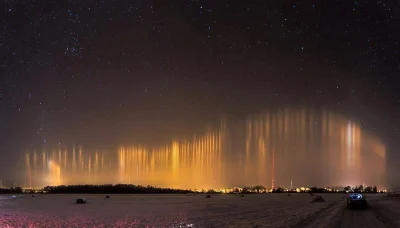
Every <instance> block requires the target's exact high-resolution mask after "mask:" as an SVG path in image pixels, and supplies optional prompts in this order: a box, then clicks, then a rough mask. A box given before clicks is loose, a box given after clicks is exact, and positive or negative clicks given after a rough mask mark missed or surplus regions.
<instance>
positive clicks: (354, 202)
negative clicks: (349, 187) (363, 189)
mask: <svg viewBox="0 0 400 228" xmlns="http://www.w3.org/2000/svg"><path fill="white" fill-rule="evenodd" d="M346 201H347V208H349V209H352V208H355V207H358V208H366V207H367V206H368V204H367V200H366V196H364V195H363V194H361V193H350V194H349V195H348V196H347V199H346Z"/></svg>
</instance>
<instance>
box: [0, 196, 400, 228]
mask: <svg viewBox="0 0 400 228" xmlns="http://www.w3.org/2000/svg"><path fill="white" fill-rule="evenodd" d="M321 195H322V196H323V198H324V199H325V200H326V202H321V203H311V200H312V199H313V197H312V196H310V195H308V194H292V195H291V196H288V195H287V194H260V195H245V197H240V196H239V195H213V196H212V197H211V198H210V199H206V198H205V196H204V195H131V194H129V195H111V198H110V199H104V195H85V198H86V199H87V204H84V205H77V204H76V203H75V200H76V198H77V195H72V194H71V195H37V197H35V198H31V197H24V198H19V199H16V200H0V227H7V226H9V227H65V226H68V227H292V226H294V227H329V226H330V225H332V227H334V225H337V224H339V223H340V222H341V220H343V219H342V217H341V216H343V214H344V213H343V212H344V210H345V201H344V199H345V197H346V196H345V195H344V194H321ZM79 196H81V195H79ZM370 198H372V199H370ZM377 199H381V196H379V197H378V196H377V197H375V198H374V197H368V198H367V200H371V201H375V202H376V204H384V202H386V204H390V201H384V200H381V201H379V200H377ZM398 202H400V200H398ZM396 208H397V209H400V206H397V207H396ZM397 211H400V210H397ZM371 213H372V212H371ZM393 213H395V212H393ZM350 215H351V214H350ZM377 221H378V220H377ZM378 222H379V221H378ZM391 224H393V223H391ZM375 225H376V224H375Z"/></svg>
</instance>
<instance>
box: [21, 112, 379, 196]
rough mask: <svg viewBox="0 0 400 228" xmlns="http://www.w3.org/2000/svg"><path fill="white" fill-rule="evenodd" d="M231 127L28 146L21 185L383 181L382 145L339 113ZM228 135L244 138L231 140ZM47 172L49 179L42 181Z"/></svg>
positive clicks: (267, 117) (272, 116)
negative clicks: (105, 145) (167, 137)
mask: <svg viewBox="0 0 400 228" xmlns="http://www.w3.org/2000/svg"><path fill="white" fill-rule="evenodd" d="M228 126H230V125H229V124H228V122H227V121H226V120H223V121H222V122H221V127H220V128H218V129H215V130H213V131H209V132H206V133H205V134H204V135H202V136H197V137H193V138H192V139H191V140H181V141H178V140H174V141H173V142H171V143H169V144H167V145H164V146H161V147H159V148H148V147H144V146H140V145H132V146H120V147H119V148H118V149H116V151H115V152H112V151H98V150H96V151H84V150H83V148H82V146H80V145H79V146H78V147H75V146H73V147H72V151H69V150H67V149H66V148H58V149H52V150H49V151H51V153H48V152H47V153H46V151H45V150H43V151H42V153H37V152H36V151H34V152H33V153H30V152H28V153H27V154H26V155H25V169H26V171H27V174H28V175H27V176H29V180H28V179H27V180H26V181H25V183H26V184H25V185H29V184H32V183H31V182H33V185H34V186H36V187H39V186H44V185H56V184H57V183H60V184H106V183H114V184H116V183H131V184H141V185H154V186H160V187H175V188H191V189H194V188H197V189H201V188H210V189H211V188H213V189H215V188H221V187H222V188H223V187H232V186H243V185H264V186H267V187H268V186H269V187H271V185H272V184H273V185H275V187H276V186H282V187H287V185H288V183H290V182H291V180H293V181H295V182H296V183H301V184H302V185H304V186H307V185H321V186H324V185H333V184H344V183H346V184H352V185H355V184H360V183H362V182H368V183H376V184H377V185H381V186H382V185H384V184H385V183H384V179H383V178H384V176H385V157H386V149H385V145H384V144H383V143H382V142H381V141H380V139H378V138H377V137H375V136H373V135H370V134H368V133H366V132H363V131H362V129H361V128H360V126H359V125H358V124H357V123H355V122H352V121H349V120H348V119H346V118H345V117H343V116H341V115H338V114H336V113H332V112H328V111H324V110H317V111H315V110H310V109H305V108H300V109H289V108H286V109H280V110H275V111H271V112H265V113H263V114H261V115H256V116H251V117H249V118H248V119H247V120H246V122H245V128H244V129H245V130H244V132H240V131H238V130H235V129H233V128H232V129H229V128H228ZM233 134H240V135H241V137H239V138H238V137H236V138H235V139H233V138H232V135H233ZM40 157H41V158H42V164H40V162H39V163H38V161H40ZM47 161H51V163H52V169H48V168H47ZM370 167H374V169H373V170H371V169H370ZM316 171H318V172H316ZM48 176H51V177H52V178H50V179H47V182H43V181H41V180H43V179H46V178H45V177H48Z"/></svg>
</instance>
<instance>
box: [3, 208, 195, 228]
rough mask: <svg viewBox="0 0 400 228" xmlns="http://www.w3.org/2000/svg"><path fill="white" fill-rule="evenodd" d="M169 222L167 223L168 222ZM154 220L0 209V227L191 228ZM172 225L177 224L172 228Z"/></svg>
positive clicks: (176, 220)
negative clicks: (71, 215)
mask: <svg viewBox="0 0 400 228" xmlns="http://www.w3.org/2000/svg"><path fill="white" fill-rule="evenodd" d="M168 220H169V221H168ZM168 220H164V219H159V220H158V219H154V218H153V220H152V221H150V220H149V218H146V217H142V218H134V217H131V216H125V217H122V218H115V219H114V220H111V221H107V219H101V218H87V217H85V216H74V217H69V218H65V217H61V216H56V217H55V216H49V215H46V214H39V213H34V214H27V213H22V212H17V211H11V210H7V211H5V210H2V209H0V227H9V228H19V227H28V228H36V227H38V228H39V227H53V228H61V227H93V228H106V227H115V228H125V227H126V228H130V227H132V228H133V227H146V228H150V227H173V228H192V227H194V226H193V224H189V223H185V222H182V220H186V219H183V218H179V217H178V218H170V219H168ZM172 224H179V225H178V226H173V225H172Z"/></svg>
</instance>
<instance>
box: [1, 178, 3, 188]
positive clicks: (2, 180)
mask: <svg viewBox="0 0 400 228" xmlns="http://www.w3.org/2000/svg"><path fill="white" fill-rule="evenodd" d="M0 188H3V180H0Z"/></svg>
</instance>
